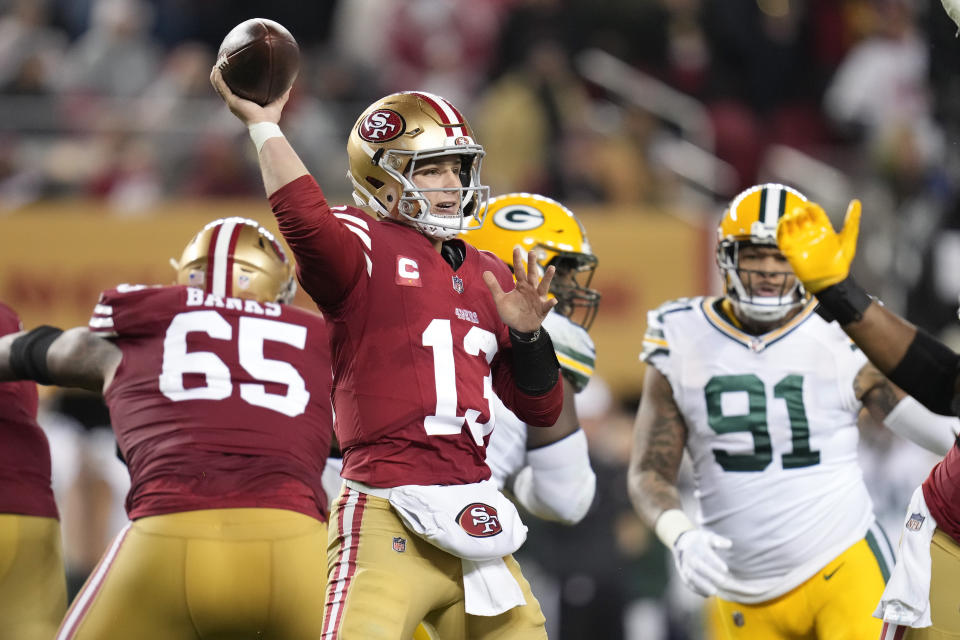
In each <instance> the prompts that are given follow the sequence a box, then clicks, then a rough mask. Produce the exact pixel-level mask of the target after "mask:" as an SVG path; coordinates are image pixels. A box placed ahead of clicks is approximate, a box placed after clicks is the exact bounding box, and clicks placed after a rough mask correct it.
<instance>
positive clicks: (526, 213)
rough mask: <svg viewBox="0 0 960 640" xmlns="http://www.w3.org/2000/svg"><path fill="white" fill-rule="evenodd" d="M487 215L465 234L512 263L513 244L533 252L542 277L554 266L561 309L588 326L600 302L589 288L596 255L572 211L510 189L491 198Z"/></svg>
mask: <svg viewBox="0 0 960 640" xmlns="http://www.w3.org/2000/svg"><path fill="white" fill-rule="evenodd" d="M487 218H488V220H487V222H486V224H484V225H483V227H482V228H481V229H477V230H474V231H470V232H468V233H464V234H463V236H462V238H463V239H464V240H466V241H467V242H469V243H470V244H472V245H473V246H475V247H477V248H478V249H485V250H487V251H490V252H491V253H493V254H494V255H496V256H497V257H498V258H500V259H501V260H503V261H504V262H506V263H507V264H508V265H511V267H512V266H513V249H514V248H515V247H520V248H521V249H523V251H524V254H526V252H528V251H533V252H534V254H535V255H536V259H537V264H538V265H539V266H540V269H541V275H543V274H542V271H543V270H545V269H546V268H547V267H548V266H549V265H551V264H552V265H554V266H555V267H556V269H557V274H556V275H555V276H554V278H553V281H552V282H551V283H550V293H552V294H553V296H554V297H556V299H557V307H556V309H557V311H559V312H560V313H562V314H563V315H565V316H567V317H568V318H570V319H571V320H572V321H573V322H575V323H576V324H579V325H580V326H582V327H583V328H584V329H589V328H590V325H591V324H593V320H594V318H595V317H596V315H597V309H598V306H599V304H600V292H599V291H597V290H595V289H591V288H590V281H591V280H593V274H594V272H595V270H596V268H597V257H596V256H595V255H593V251H591V249H590V242H589V241H588V240H587V234H586V232H584V230H583V225H581V224H580V221H579V220H577V217H576V216H575V215H574V214H573V212H572V211H570V209H567V208H566V207H565V206H563V205H562V204H560V203H559V202H557V201H556V200H551V199H550V198H546V197H544V196H538V195H533V194H530V193H509V194H506V195H502V196H497V197H496V198H493V199H492V200H490V204H489V205H488V206H487Z"/></svg>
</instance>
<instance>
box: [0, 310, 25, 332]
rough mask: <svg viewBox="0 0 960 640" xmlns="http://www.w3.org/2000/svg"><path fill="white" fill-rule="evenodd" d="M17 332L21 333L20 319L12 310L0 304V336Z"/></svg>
mask: <svg viewBox="0 0 960 640" xmlns="http://www.w3.org/2000/svg"><path fill="white" fill-rule="evenodd" d="M18 331H23V324H21V323H20V317H19V316H18V315H17V313H16V312H15V311H14V310H13V309H11V308H10V307H8V306H7V305H5V304H3V303H2V302H0V336H5V335H7V334H9V333H16V332H18Z"/></svg>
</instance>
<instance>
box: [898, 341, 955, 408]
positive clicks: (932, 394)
mask: <svg viewBox="0 0 960 640" xmlns="http://www.w3.org/2000/svg"><path fill="white" fill-rule="evenodd" d="M958 367H960V356H958V355H957V354H956V353H954V352H953V350H952V349H949V348H948V347H947V346H946V345H944V344H943V343H941V342H940V341H939V340H937V339H936V338H934V337H933V336H931V335H930V334H928V333H926V332H925V331H921V330H920V329H917V335H916V336H915V337H914V338H913V342H911V343H910V346H909V347H908V348H907V352H906V353H905V354H903V358H902V359H901V360H900V362H898V363H897V366H896V367H894V369H893V371H891V372H890V374H889V375H888V376H887V377H888V378H890V381H891V382H893V383H894V384H895V385H897V386H898V387H900V388H901V389H903V390H904V391H906V392H907V393H909V394H910V395H911V396H913V397H914V398H916V399H917V400H918V401H919V402H920V404H922V405H923V406H925V407H926V408H928V409H930V411H933V412H934V413H939V414H940V415H953V413H954V408H953V398H954V395H955V389H956V381H957V372H958Z"/></svg>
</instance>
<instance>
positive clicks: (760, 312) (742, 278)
mask: <svg viewBox="0 0 960 640" xmlns="http://www.w3.org/2000/svg"><path fill="white" fill-rule="evenodd" d="M806 201H807V198H806V197H805V196H804V195H803V194H802V193H800V192H799V191H797V190H796V189H793V188H792V187H788V186H786V185H782V184H776V183H772V182H771V183H767V184H760V185H756V186H753V187H750V188H749V189H746V190H745V191H743V192H741V193H740V194H738V195H737V196H736V197H735V198H734V199H733V200H731V201H730V205H729V206H728V207H727V209H726V210H725V211H724V212H723V218H722V219H721V220H720V225H719V227H717V265H718V266H719V267H720V273H721V275H722V276H723V285H724V289H725V292H726V296H727V298H728V299H729V300H730V302H731V303H732V304H733V306H734V309H735V310H736V311H737V313H738V314H740V315H743V316H746V317H747V318H751V319H753V320H756V321H758V322H775V321H777V320H780V319H781V318H783V317H784V316H786V315H787V313H788V312H789V311H790V310H791V309H794V308H796V307H798V306H801V305H804V304H806V302H807V300H808V299H809V295H808V294H807V293H806V291H805V290H804V289H803V285H802V284H800V281H799V279H797V278H796V277H791V276H788V275H784V277H783V285H782V287H781V290H780V292H779V295H777V296H759V295H754V293H753V287H752V286H751V280H752V278H753V277H756V276H757V274H756V273H754V272H752V271H751V270H749V269H740V268H739V263H740V249H741V247H743V246H744V245H748V244H749V245H760V246H767V247H774V248H776V247H777V221H778V220H779V219H780V218H781V217H782V216H783V214H784V213H785V212H787V211H790V210H792V209H793V208H794V207H796V206H798V205H800V204H802V203H804V202H806Z"/></svg>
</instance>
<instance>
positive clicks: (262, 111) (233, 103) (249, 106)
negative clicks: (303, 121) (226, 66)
mask: <svg viewBox="0 0 960 640" xmlns="http://www.w3.org/2000/svg"><path fill="white" fill-rule="evenodd" d="M210 84H212V85H213V88H214V89H216V90H217V93H219V94H220V97H221V98H223V101H224V102H226V103H227V106H228V107H229V108H230V111H231V113H233V115H235V116H237V118H239V119H240V121H241V122H243V124H245V125H247V126H250V125H251V124H256V123H257V122H273V123H274V124H276V123H279V122H280V114H281V113H282V112H283V106H284V105H285V104H286V103H287V100H288V99H289V98H290V89H287V90H286V91H285V92H284V93H283V95H281V96H280V97H279V98H277V99H276V100H274V101H273V102H271V103H269V104H267V105H264V106H262V107H261V106H260V105H258V104H257V103H256V102H252V101H250V100H244V99H243V98H241V97H240V96H238V95H237V94H235V93H234V92H233V91H231V90H230V87H228V86H227V83H226V82H224V80H223V76H222V75H221V73H220V69H219V68H218V67H217V66H216V65H214V67H213V69H212V70H211V71H210Z"/></svg>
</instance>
